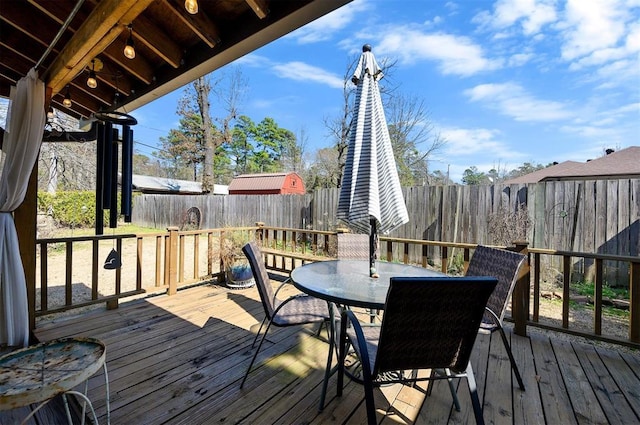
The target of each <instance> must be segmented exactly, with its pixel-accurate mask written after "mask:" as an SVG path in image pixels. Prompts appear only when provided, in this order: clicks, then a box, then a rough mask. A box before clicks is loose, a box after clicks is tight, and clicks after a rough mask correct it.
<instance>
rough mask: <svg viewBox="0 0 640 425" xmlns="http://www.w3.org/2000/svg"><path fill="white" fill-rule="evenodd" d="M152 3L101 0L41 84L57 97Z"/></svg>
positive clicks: (145, 0) (143, 0)
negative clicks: (56, 94)
mask: <svg viewBox="0 0 640 425" xmlns="http://www.w3.org/2000/svg"><path fill="white" fill-rule="evenodd" d="M153 1H155V0H103V1H101V2H100V3H98V4H97V6H96V7H95V9H94V10H93V12H92V13H91V15H90V16H89V18H88V19H87V20H86V21H85V22H84V23H83V24H82V26H80V28H78V30H77V31H76V33H75V34H74V35H73V37H72V38H71V40H70V41H69V43H67V45H66V47H65V48H64V49H63V50H62V51H61V52H60V54H59V55H58V56H57V58H56V60H55V61H54V62H53V64H52V65H51V66H50V67H49V69H48V70H47V72H46V73H45V76H44V77H45V81H46V83H47V86H48V87H50V88H51V89H52V91H53V93H54V94H55V93H58V92H60V90H62V88H63V87H65V86H66V85H67V83H69V82H70V81H71V80H72V79H73V78H74V77H75V76H76V75H78V74H79V73H80V72H82V70H83V69H85V67H86V66H87V65H88V64H89V63H90V62H91V59H93V58H94V57H96V56H97V55H98V54H100V53H102V51H104V50H105V49H106V48H107V47H108V46H109V45H110V44H111V43H112V42H113V41H114V40H115V39H116V38H117V37H118V36H119V35H120V33H121V32H122V31H123V30H124V28H125V25H127V24H128V23H130V22H131V21H133V20H134V19H135V18H136V17H137V16H138V15H139V14H140V13H142V12H143V11H144V10H145V9H146V8H147V7H148V6H149V4H151V3H152V2H153Z"/></svg>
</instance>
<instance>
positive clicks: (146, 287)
mask: <svg viewBox="0 0 640 425" xmlns="http://www.w3.org/2000/svg"><path fill="white" fill-rule="evenodd" d="M237 230H241V231H244V232H247V233H255V237H256V239H258V240H260V241H261V244H262V247H263V250H264V251H265V254H266V255H265V262H266V265H267V268H268V269H270V270H274V271H280V272H285V273H286V272H290V271H291V270H293V269H294V268H295V267H298V266H299V265H301V264H304V263H306V262H309V261H320V260H326V259H331V258H335V256H336V250H337V238H336V234H337V232H328V231H315V230H307V229H294V228H281V227H269V226H265V225H263V224H261V223H258V224H257V225H256V226H255V227H243V228H233V229H231V228H218V229H205V230H192V231H179V230H178V229H177V228H169V229H167V231H166V232H159V233H153V234H139V235H113V236H82V237H70V238H56V239H39V240H38V241H37V243H38V245H39V247H40V282H41V285H40V286H41V292H40V299H39V301H40V302H39V304H40V306H39V308H37V309H36V308H35V307H36V306H35V303H33V304H32V305H33V306H34V311H35V315H36V316H42V315H45V314H50V313H56V312H60V311H65V310H70V309H74V308H79V307H84V306H87V305H91V304H97V303H106V305H107V308H116V307H117V305H118V300H119V299H121V298H124V297H130V296H132V295H138V294H143V293H148V292H151V291H165V292H166V293H168V294H174V293H175V292H176V291H177V290H178V289H179V288H180V287H185V286H188V285H191V284H194V283H199V282H203V281H210V280H213V279H216V280H218V281H222V280H223V279H224V272H223V268H222V266H221V264H220V258H219V254H218V253H219V249H220V243H221V240H222V237H224V234H225V232H228V231H237ZM133 238H135V239H136V247H135V254H134V258H135V262H134V263H135V267H134V269H131V268H130V269H129V270H128V271H126V270H125V271H123V270H122V269H117V270H115V271H114V276H113V277H112V279H113V281H112V282H110V285H111V286H112V287H113V288H114V289H113V290H112V292H111V293H108V294H104V293H101V292H102V286H103V282H102V281H101V279H102V277H101V276H100V273H99V271H100V270H101V267H102V263H101V261H102V258H103V256H102V255H99V251H100V244H101V243H102V244H105V243H106V244H113V247H114V249H115V250H116V251H117V252H122V251H123V241H126V240H129V239H133ZM82 243H85V244H87V243H89V244H90V245H91V269H90V270H91V271H90V276H88V277H86V278H85V281H90V282H91V294H90V298H89V299H87V300H80V301H77V300H74V294H73V282H74V279H78V278H80V279H82V277H76V276H74V267H73V264H74V258H75V256H74V255H75V252H76V251H75V250H74V246H76V245H77V244H82ZM53 245H62V246H63V247H64V250H65V279H64V303H63V305H61V306H55V307H49V299H48V292H49V291H48V288H49V282H48V280H49V279H48V271H49V264H48V257H49V255H48V252H49V248H50V247H51V246H53ZM475 247H476V245H475V244H464V243H451V242H440V241H425V240H415V239H402V238H391V237H385V236H381V237H380V253H379V256H380V259H381V260H383V261H394V262H401V263H406V264H418V265H421V266H422V267H431V268H434V269H438V270H440V271H443V272H445V273H449V274H462V273H464V271H465V270H466V268H467V265H468V262H469V259H470V258H471V255H472V253H473V250H474V249H475ZM103 248H104V247H103ZM503 248H508V249H512V250H516V251H519V252H523V253H525V254H527V255H528V258H529V265H530V268H527V270H526V273H525V274H524V275H522V276H521V278H520V280H519V283H518V285H517V286H516V290H515V291H514V297H513V302H512V308H511V317H510V318H508V320H513V321H514V323H515V332H516V333H518V334H521V335H525V334H526V328H527V326H535V327H540V328H544V329H550V330H555V331H561V332H566V333H570V334H574V335H580V336H583V337H586V338H591V339H597V340H602V341H608V342H613V343H617V344H624V345H628V346H632V347H636V348H640V258H638V257H625V256H613V255H603V254H593V253H580V252H565V251H553V250H545V249H539V248H528V247H527V245H526V243H518V244H514V246H510V247H503ZM551 257H560V258H562V263H563V265H564V267H563V270H562V271H561V279H558V284H557V286H559V287H560V288H559V290H558V291H557V292H559V293H560V294H561V297H560V298H561V301H560V302H559V303H560V305H561V306H560V308H559V310H560V311H561V313H560V317H559V318H558V319H557V320H556V321H555V322H554V321H553V320H546V319H553V318H549V317H546V316H545V314H544V313H543V312H542V309H541V305H543V303H542V299H541V296H542V293H543V292H542V290H541V283H542V282H543V281H544V279H543V275H544V273H545V268H544V267H545V264H547V263H550V261H548V259H549V258H551ZM545 258H547V261H545ZM128 260H131V259H130V258H129V259H128ZM575 260H580V261H583V262H584V261H585V260H590V261H593V263H594V266H593V269H594V270H593V275H594V293H593V295H592V297H591V298H592V300H593V320H592V326H590V328H589V329H580V328H578V327H576V326H575V324H574V323H573V321H572V311H575V308H574V307H573V306H572V297H571V282H572V274H573V271H572V264H573V263H574V262H575ZM123 262H125V261H124V259H123ZM611 262H615V263H622V264H624V265H625V267H626V268H628V270H629V282H630V283H629V302H628V303H629V310H628V313H623V314H624V317H625V318H626V319H624V320H623V321H624V322H625V326H626V327H627V328H628V335H627V337H626V338H625V337H624V336H622V337H621V336H619V335H618V336H616V335H610V334H608V333H607V332H606V331H605V329H604V327H603V317H605V315H604V310H605V309H604V307H603V305H604V297H603V287H604V286H605V276H606V273H605V266H606V265H607V264H609V263H611ZM148 264H152V267H151V268H152V274H153V276H149V271H148V269H149V267H148ZM145 266H146V267H145ZM123 269H124V265H123ZM151 282H152V284H151ZM556 304H557V302H556ZM545 305H546V304H545Z"/></svg>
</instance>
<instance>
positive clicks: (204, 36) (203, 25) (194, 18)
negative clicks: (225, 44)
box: [164, 0, 220, 48]
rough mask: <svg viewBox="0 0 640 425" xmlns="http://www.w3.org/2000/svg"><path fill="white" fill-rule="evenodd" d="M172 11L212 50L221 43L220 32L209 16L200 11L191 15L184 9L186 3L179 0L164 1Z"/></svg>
mask: <svg viewBox="0 0 640 425" xmlns="http://www.w3.org/2000/svg"><path fill="white" fill-rule="evenodd" d="M164 1H165V2H166V3H167V5H168V6H170V7H171V10H172V11H173V12H174V13H175V14H176V16H177V17H179V18H180V19H181V20H182V21H183V22H184V23H185V25H187V26H188V27H189V29H191V31H193V32H194V33H195V34H196V35H197V36H198V37H200V39H201V40H202V41H204V42H205V43H207V45H208V46H209V47H211V48H214V47H215V46H216V44H218V43H220V31H219V30H218V27H217V26H216V24H214V23H213V21H212V20H211V19H210V18H209V16H208V15H207V14H206V13H204V12H202V11H200V12H198V13H196V14H195V15H191V14H189V12H187V11H186V10H185V8H184V2H183V1H178V0H164Z"/></svg>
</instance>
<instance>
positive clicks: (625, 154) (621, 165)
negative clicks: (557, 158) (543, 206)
mask: <svg viewBox="0 0 640 425" xmlns="http://www.w3.org/2000/svg"><path fill="white" fill-rule="evenodd" d="M638 176H640V146H630V147H628V148H625V149H621V150H619V151H617V152H612V153H610V154H608V155H605V156H602V157H600V158H596V159H593V160H591V161H587V162H575V161H565V162H562V163H560V164H557V165H554V166H551V167H547V168H544V169H542V170H538V171H534V172H533V173H529V174H526V175H524V176H520V177H517V178H515V179H511V180H507V181H505V183H506V184H520V183H537V182H539V181H549V180H581V179H611V178H625V177H638Z"/></svg>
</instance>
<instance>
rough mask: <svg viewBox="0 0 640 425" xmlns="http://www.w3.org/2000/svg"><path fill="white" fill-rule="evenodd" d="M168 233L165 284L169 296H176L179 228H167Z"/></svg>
mask: <svg viewBox="0 0 640 425" xmlns="http://www.w3.org/2000/svg"><path fill="white" fill-rule="evenodd" d="M167 231H168V232H169V239H168V240H167V243H166V245H165V249H166V251H165V253H166V255H165V263H164V277H165V282H164V283H165V285H167V286H168V289H167V295H175V294H176V292H178V284H177V274H178V273H177V272H178V270H177V269H178V227H177V226H172V227H167Z"/></svg>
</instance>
